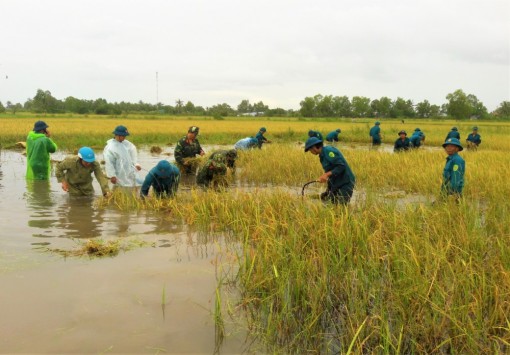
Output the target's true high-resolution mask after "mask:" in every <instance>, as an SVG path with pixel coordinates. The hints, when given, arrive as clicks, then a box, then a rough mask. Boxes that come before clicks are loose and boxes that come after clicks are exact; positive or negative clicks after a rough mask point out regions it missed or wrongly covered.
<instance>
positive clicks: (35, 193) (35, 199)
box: [25, 180, 56, 237]
mask: <svg viewBox="0 0 510 355" xmlns="http://www.w3.org/2000/svg"><path fill="white" fill-rule="evenodd" d="M25 198H26V200H27V207H28V211H29V220H28V226H29V227H33V228H40V229H50V228H52V226H53V225H54V224H55V222H56V220H55V216H54V212H53V206H54V205H55V202H54V201H53V199H52V195H51V188H50V181H49V180H27V190H26V193H25ZM46 232H51V230H47V231H46ZM34 236H36V237H47V236H45V235H44V234H43V233H41V234H34Z"/></svg>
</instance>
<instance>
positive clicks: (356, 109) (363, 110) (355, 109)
mask: <svg viewBox="0 0 510 355" xmlns="http://www.w3.org/2000/svg"><path fill="white" fill-rule="evenodd" d="M352 113H353V115H354V116H355V117H370V115H371V114H372V108H371V107H370V99H369V98H368V97H364V96H354V97H353V98H352Z"/></svg>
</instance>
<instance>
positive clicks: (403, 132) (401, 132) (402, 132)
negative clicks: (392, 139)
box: [398, 130, 407, 136]
mask: <svg viewBox="0 0 510 355" xmlns="http://www.w3.org/2000/svg"><path fill="white" fill-rule="evenodd" d="M401 134H405V135H406V136H407V132H406V131H404V130H402V131H400V132H398V135H399V136H400V135H401Z"/></svg>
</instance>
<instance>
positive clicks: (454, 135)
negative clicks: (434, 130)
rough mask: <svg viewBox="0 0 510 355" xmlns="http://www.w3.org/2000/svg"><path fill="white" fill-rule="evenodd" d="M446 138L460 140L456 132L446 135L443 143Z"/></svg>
mask: <svg viewBox="0 0 510 355" xmlns="http://www.w3.org/2000/svg"><path fill="white" fill-rule="evenodd" d="M448 138H457V139H459V140H460V133H459V132H457V131H450V132H448V134H447V135H446V138H445V142H446V141H447V140H448Z"/></svg>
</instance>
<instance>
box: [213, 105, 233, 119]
mask: <svg viewBox="0 0 510 355" xmlns="http://www.w3.org/2000/svg"><path fill="white" fill-rule="evenodd" d="M207 113H208V114H209V115H210V116H222V117H227V116H234V115H235V111H234V109H232V107H230V105H229V104H227V103H223V104H219V105H214V106H212V107H209V109H208V110H207Z"/></svg>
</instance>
